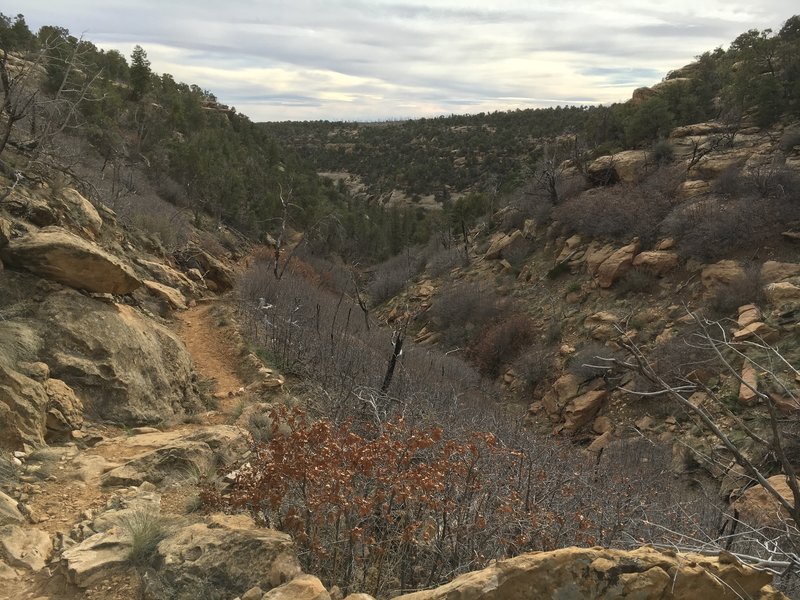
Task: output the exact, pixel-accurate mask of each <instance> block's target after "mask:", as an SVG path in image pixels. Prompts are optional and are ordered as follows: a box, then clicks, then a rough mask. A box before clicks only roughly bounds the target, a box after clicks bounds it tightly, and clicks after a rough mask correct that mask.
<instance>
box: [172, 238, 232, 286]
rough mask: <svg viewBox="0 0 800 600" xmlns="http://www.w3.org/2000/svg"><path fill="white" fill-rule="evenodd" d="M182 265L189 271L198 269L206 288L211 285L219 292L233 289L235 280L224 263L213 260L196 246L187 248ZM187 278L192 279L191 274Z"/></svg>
mask: <svg viewBox="0 0 800 600" xmlns="http://www.w3.org/2000/svg"><path fill="white" fill-rule="evenodd" d="M184 263H185V265H186V267H187V268H189V269H198V271H199V272H200V276H201V279H202V280H204V281H205V282H206V285H207V286H208V284H210V283H213V286H214V287H216V288H217V290H218V291H220V292H224V291H226V290H229V289H231V288H233V285H234V283H235V280H236V276H235V274H234V273H233V271H231V269H229V268H228V267H227V266H226V265H225V263H223V262H222V261H220V260H218V259H216V258H214V257H213V256H211V255H210V254H209V253H208V252H205V251H204V250H202V249H201V248H199V247H198V246H192V247H191V248H189V250H188V251H187V252H186V253H185V256H184ZM189 277H192V273H191V272H189ZM209 289H210V288H209Z"/></svg>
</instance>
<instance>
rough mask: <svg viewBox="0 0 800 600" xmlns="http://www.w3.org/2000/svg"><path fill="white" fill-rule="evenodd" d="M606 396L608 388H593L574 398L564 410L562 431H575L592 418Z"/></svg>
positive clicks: (603, 402)
mask: <svg viewBox="0 0 800 600" xmlns="http://www.w3.org/2000/svg"><path fill="white" fill-rule="evenodd" d="M607 398H608V390H593V391H590V392H586V393H584V394H581V395H580V396H578V397H577V398H574V399H573V400H572V401H571V402H570V403H569V404H568V405H567V408H566V409H565V410H564V431H565V432H567V433H575V432H576V431H578V430H579V429H581V428H582V427H583V426H584V425H587V424H588V423H590V422H591V421H592V420H594V418H595V416H596V415H597V413H598V412H599V411H600V409H601V408H602V407H603V405H604V404H605V401H606V399H607Z"/></svg>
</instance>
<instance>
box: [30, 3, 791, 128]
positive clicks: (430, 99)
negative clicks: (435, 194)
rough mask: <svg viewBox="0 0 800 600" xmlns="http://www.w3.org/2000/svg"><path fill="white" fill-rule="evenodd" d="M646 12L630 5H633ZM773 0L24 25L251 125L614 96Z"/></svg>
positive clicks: (117, 8)
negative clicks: (88, 44) (236, 113)
mask: <svg viewBox="0 0 800 600" xmlns="http://www.w3.org/2000/svg"><path fill="white" fill-rule="evenodd" d="M643 4H644V6H643ZM784 6H785V2H783V0H781V1H777V0H764V1H762V2H759V3H752V2H747V3H745V2H742V1H739V0H732V1H723V0H707V1H706V2H704V3H702V4H701V3H699V2H696V1H694V0H693V1H689V0H673V1H672V2H670V3H668V4H663V5H656V4H650V3H642V2H640V1H634V0H618V1H617V2H616V3H609V2H600V1H599V0H597V1H596V0H562V1H561V2H558V3H548V4H544V3H542V2H540V1H535V0H534V1H530V0H505V1H498V2H493V3H491V4H489V3H484V4H479V3H464V2H463V0H425V1H422V0H399V1H398V0H338V1H323V0H294V1H292V2H286V1H285V0H281V1H278V0H260V1H259V2H253V1H252V0H228V1H227V2H226V3H222V2H219V0H214V1H213V2H212V1H211V0H171V1H170V0H161V1H158V0H139V1H137V2H130V1H129V0H127V1H125V2H123V1H122V0H107V1H106V2H104V3H103V4H102V7H100V6H99V5H98V4H97V3H96V2H95V1H94V0H69V1H67V0H26V7H25V8H24V13H25V15H26V18H27V20H28V23H29V24H30V25H31V26H32V27H38V26H41V25H44V24H54V25H61V26H65V27H67V28H69V29H70V31H71V32H72V33H73V34H76V35H80V34H81V33H85V36H86V38H87V39H89V40H91V41H93V42H94V43H96V44H97V45H99V46H101V47H104V48H118V49H120V50H121V51H122V52H124V53H126V54H129V53H130V50H131V49H132V48H133V46H134V45H135V44H140V45H142V46H143V47H144V48H145V50H147V53H148V57H149V58H150V60H151V63H152V66H153V69H154V70H156V71H158V72H168V73H171V74H173V75H174V76H175V78H176V79H179V80H184V81H187V82H189V83H196V84H197V85H199V86H201V87H203V88H205V89H209V90H211V91H213V92H214V93H215V94H216V95H217V96H218V97H219V99H220V100H221V101H222V102H225V103H227V104H232V105H235V106H236V107H237V109H239V110H240V111H241V112H244V113H246V114H248V115H250V117H251V118H253V119H254V120H272V119H275V120H285V119H319V118H325V119H332V120H333V119H348V120H356V119H370V120H371V119H382V118H389V117H396V118H404V117H412V116H434V115H438V114H449V113H460V112H478V111H492V110H505V109H514V108H525V107H531V106H551V105H553V104H565V103H586V104H589V103H600V102H602V103H608V102H614V101H617V100H624V99H626V98H628V97H629V96H630V94H631V92H632V91H633V89H635V88H637V87H641V86H643V85H652V84H653V83H655V82H657V81H658V80H659V79H661V77H663V76H664V75H665V74H666V73H667V72H668V71H670V70H672V69H675V68H678V67H680V66H683V65H684V64H686V63H688V62H689V61H691V60H692V58H693V57H694V56H696V55H698V54H700V53H702V52H704V51H706V50H713V49H714V48H715V47H717V46H719V45H725V44H727V43H728V42H730V41H731V40H732V39H734V38H735V37H736V36H737V35H738V34H739V33H741V32H742V31H744V30H746V29H750V28H765V27H772V28H777V27H780V25H781V24H782V22H783V21H784V20H785V19H786V18H788V17H789V16H790V15H789V14H787V13H786V8H785V7H784Z"/></svg>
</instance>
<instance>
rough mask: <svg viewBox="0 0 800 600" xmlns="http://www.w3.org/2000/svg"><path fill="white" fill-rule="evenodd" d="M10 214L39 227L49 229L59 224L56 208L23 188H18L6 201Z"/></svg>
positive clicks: (6, 207)
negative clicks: (50, 226)
mask: <svg viewBox="0 0 800 600" xmlns="http://www.w3.org/2000/svg"><path fill="white" fill-rule="evenodd" d="M3 203H4V205H5V209H6V210H7V211H8V212H9V214H11V215H13V216H15V217H19V218H20V219H24V220H26V221H28V222H30V223H33V224H34V225H36V226H37V227H47V226H48V225H53V224H54V223H58V220H59V214H58V211H57V210H56V208H55V207H54V206H52V205H51V204H50V203H49V202H47V201H46V200H45V199H44V198H41V197H39V196H37V195H30V194H28V193H27V192H26V191H24V190H22V188H17V189H16V190H15V191H13V192H12V193H11V194H10V195H9V196H8V197H7V198H5V200H4V202H3Z"/></svg>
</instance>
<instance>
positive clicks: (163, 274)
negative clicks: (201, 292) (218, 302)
mask: <svg viewBox="0 0 800 600" xmlns="http://www.w3.org/2000/svg"><path fill="white" fill-rule="evenodd" d="M136 264H138V265H139V266H141V267H142V268H143V269H145V270H146V271H147V272H148V273H149V274H150V278H152V279H155V280H156V281H158V282H159V283H161V284H163V285H166V286H169V287H171V288H175V289H177V290H180V291H181V293H182V294H184V296H191V295H193V294H194V293H195V292H196V287H195V284H194V283H193V282H192V280H191V279H189V277H187V276H186V275H184V274H183V273H181V272H180V271H177V270H176V269H173V268H172V267H171V266H169V265H167V264H164V263H162V262H158V261H154V260H147V259H144V258H137V259H136ZM195 271H197V270H196V269H195ZM197 276H198V280H202V278H203V276H202V274H201V273H200V272H199V271H197Z"/></svg>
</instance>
